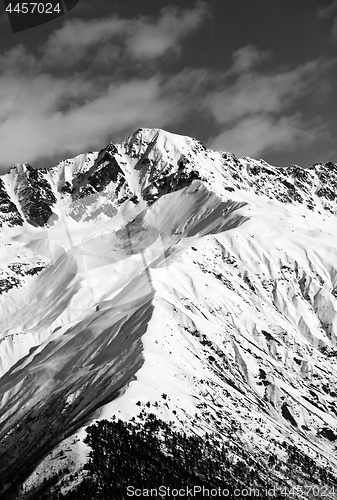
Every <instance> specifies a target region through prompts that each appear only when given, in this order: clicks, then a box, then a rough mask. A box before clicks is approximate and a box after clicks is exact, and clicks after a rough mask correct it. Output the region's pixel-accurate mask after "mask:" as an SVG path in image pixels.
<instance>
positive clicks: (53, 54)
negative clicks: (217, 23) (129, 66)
mask: <svg viewBox="0 0 337 500" xmlns="http://www.w3.org/2000/svg"><path fill="white" fill-rule="evenodd" d="M208 12H209V11H208V9H207V7H206V4H205V3H202V2H198V3H197V4H196V6H195V7H194V9H186V10H182V9H178V8H176V7H172V6H169V7H166V8H163V9H162V10H161V12H160V15H159V17H158V19H154V18H150V17H146V16H141V17H139V18H136V19H134V18H131V19H121V18H119V17H117V16H110V17H109V18H107V19H92V20H89V21H84V20H81V19H74V20H70V21H66V22H65V23H64V24H63V26H62V28H60V29H59V30H57V31H55V32H54V33H53V34H52V35H51V36H50V38H49V39H48V41H47V43H46V44H45V46H44V47H43V50H42V54H43V58H42V63H43V64H44V65H45V66H47V67H50V66H52V65H55V64H59V63H62V65H73V64H76V65H78V64H80V63H81V62H82V61H83V59H90V60H92V61H95V59H96V57H97V56H98V57H101V56H100V50H101V49H102V48H103V50H104V47H105V46H106V44H109V47H110V49H111V50H112V53H113V54H114V57H116V60H117V59H118V57H119V56H120V55H123V56H124V57H125V58H128V59H130V58H131V59H136V60H148V59H150V60H151V59H157V58H159V57H162V56H164V55H165V54H166V53H168V52H170V51H172V50H174V51H177V50H179V48H180V43H181V41H182V40H183V39H184V38H185V37H187V36H188V35H189V34H190V33H191V32H192V31H194V30H195V29H196V28H198V27H199V26H200V24H201V23H202V22H203V21H204V20H205V18H206V17H207V15H208ZM106 57H107V53H106V55H105V58H106ZM109 59H110V60H111V59H112V58H111V56H110V58H109Z"/></svg>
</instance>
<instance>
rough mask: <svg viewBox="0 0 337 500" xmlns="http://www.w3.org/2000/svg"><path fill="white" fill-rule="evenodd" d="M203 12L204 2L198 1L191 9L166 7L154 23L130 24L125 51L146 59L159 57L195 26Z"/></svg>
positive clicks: (201, 19) (206, 13)
mask: <svg viewBox="0 0 337 500" xmlns="http://www.w3.org/2000/svg"><path fill="white" fill-rule="evenodd" d="M207 15H208V10H207V8H206V5H205V4H204V3H201V2H199V3H198V4H197V5H196V7H195V8H194V9H193V10H184V11H179V10H178V9H177V8H176V7H173V6H169V7H166V8H165V9H163V10H162V14H161V17H160V19H159V22H158V23H153V22H151V21H149V20H146V19H142V20H141V21H140V22H139V23H138V24H137V25H134V27H133V34H132V36H131V37H130V39H129V41H128V43H127V49H128V52H129V54H130V55H132V56H133V57H135V58H137V59H147V58H156V57H160V56H162V55H163V54H165V53H166V52H167V51H168V50H171V49H173V48H175V49H176V50H177V49H179V42H180V41H181V40H182V39H183V38H185V37H186V36H187V35H188V34H189V33H190V32H191V31H193V30H195V29H196V28H198V27H199V26H200V24H201V23H202V21H203V20H204V19H205V17H206V16H207Z"/></svg>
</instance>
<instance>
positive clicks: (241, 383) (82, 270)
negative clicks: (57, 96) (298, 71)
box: [0, 129, 337, 498]
mask: <svg viewBox="0 0 337 500" xmlns="http://www.w3.org/2000/svg"><path fill="white" fill-rule="evenodd" d="M336 188H337V168H336V166H335V165H334V164H332V163H327V164H325V165H323V164H316V165H315V166H313V167H311V168H309V169H303V168H301V167H298V166H292V167H287V168H285V167H284V168H282V167H273V166H271V165H268V164H267V163H266V162H264V161H263V160H253V159H251V158H243V159H238V158H236V157H235V156H234V155H233V154H230V153H225V152H215V151H212V150H209V149H207V148H206V147H205V146H204V145H203V144H202V143H200V142H199V141H197V140H195V139H192V138H189V137H184V136H178V135H175V134H171V133H169V132H165V131H163V130H159V129H139V130H138V131H136V132H135V133H133V134H132V135H131V136H130V137H129V138H128V139H127V140H126V141H124V142H123V143H121V144H112V143H111V144H109V145H108V146H107V147H106V148H105V149H103V150H101V151H100V152H98V153H93V152H90V153H87V154H83V155H79V156H77V157H76V158H73V159H70V160H65V161H62V162H60V163H59V164H58V165H57V166H55V167H52V168H50V169H41V170H35V169H33V168H32V167H31V166H29V165H28V164H22V165H17V166H15V167H13V168H12V169H11V170H10V171H9V173H8V174H6V175H4V176H3V177H2V179H1V183H0V195H1V203H0V218H1V222H2V229H1V233H0V252H1V262H2V270H1V273H2V277H1V280H0V287H1V290H0V291H1V292H2V297H1V298H2V301H1V305H0V307H1V309H0V324H1V330H0V331H1V338H0V376H1V378H0V439H1V451H0V472H1V474H0V478H1V479H0V491H1V490H2V495H7V496H8V498H33V497H32V496H30V495H33V493H34V491H35V493H34V494H36V495H39V494H40V493H41V491H42V490H40V489H39V488H41V487H42V486H43V482H44V486H45V493H43V494H45V495H47V496H46V498H52V496H51V495H52V494H54V493H55V492H56V490H57V491H61V492H63V493H64V494H65V493H66V492H67V491H68V490H69V489H71V488H73V487H74V486H75V485H76V484H77V482H80V481H81V480H82V478H83V477H84V476H85V474H88V472H85V471H86V470H88V469H83V466H84V465H85V463H86V462H87V460H88V457H87V453H88V451H89V450H88V444H89V442H88V439H86V438H85V436H86V435H87V434H86V430H85V428H86V426H87V425H89V424H91V423H92V422H94V421H96V420H98V421H101V420H102V419H103V420H104V419H111V418H117V419H121V422H125V425H126V426H127V425H128V424H127V423H128V422H132V421H133V422H135V421H137V422H139V425H142V424H141V423H142V422H145V424H146V422H147V418H148V417H146V415H147V414H149V413H151V414H153V415H154V417H151V418H153V419H156V418H158V419H159V420H160V421H162V422H164V423H163V424H160V425H162V426H163V429H164V428H165V425H166V424H165V422H172V424H170V425H172V426H173V427H175V428H176V429H177V432H178V433H179V432H181V430H184V431H185V432H186V433H187V435H188V436H193V435H194V436H205V433H206V432H207V433H209V435H211V436H212V439H216V440H217V441H218V442H219V446H220V447H222V448H221V449H223V450H224V453H227V459H226V460H227V461H228V464H227V466H226V467H228V470H230V471H234V470H236V469H235V466H236V465H235V464H238V463H241V462H242V463H244V464H246V465H245V466H243V465H242V464H241V469H242V468H243V469H244V470H246V471H247V474H246V476H245V478H244V479H242V478H241V479H240V477H239V475H238V476H237V481H238V483H240V481H241V483H240V484H241V486H243V484H244V482H245V481H246V482H247V484H248V483H249V484H251V485H254V484H260V485H262V484H263V482H264V481H265V480H266V478H267V471H271V472H270V474H272V477H273V478H274V480H275V482H276V480H277V484H278V487H279V488H281V484H282V483H283V484H284V485H285V486H286V487H287V488H288V487H289V488H291V487H295V486H301V485H302V486H303V485H305V486H306V487H307V488H309V487H313V486H314V485H328V486H331V485H333V483H334V482H336V473H337V469H336V467H337V460H336V456H335V441H336V440H337V413H336V398H337V372H336V355H337V348H336V344H337V342H336V334H337V265H336V262H337V247H336V237H337V234H336V233H337V229H336V227H337V226H336V209H337V206H336V192H337V191H336ZM140 412H141V413H140ZM104 425H106V426H108V428H109V425H108V424H104ZM120 425H121V426H122V425H123V424H122V423H121V424H120ZM130 425H131V424H130ZM158 425H159V424H158ZM99 426H100V424H98V428H100V427H99ZM104 429H105V428H104ZM104 429H101V430H102V432H105V430H104ZM121 432H124V431H122V430H121ZM188 439H190V437H188ZM195 439H196V440H198V439H199V438H197V437H195ZM186 443H187V442H186ZM238 443H240V446H238ZM91 444H94V443H91ZM186 446H187V444H186ZM239 449H240V450H241V451H239ZM105 451H106V453H107V454H109V453H110V452H111V450H110V451H109V450H105ZM164 451H165V450H164ZM112 456H113V455H112ZM168 456H169V455H168ZM150 458H151V457H150ZM150 458H149V457H148V459H150ZM144 460H145V458H144ZM253 462H254V463H255V465H254V463H253ZM226 463H227V462H226ZM257 464H259V466H257ZM303 464H306V465H305V466H303ZM251 468H254V469H255V472H256V471H257V472H256V474H255V475H254V473H252V471H251V470H250V469H251ZM89 469H90V468H89ZM74 474H77V475H78V478H77V479H76V481H75V482H74ZM214 474H215V476H216V477H218V476H217V474H219V473H218V472H217V471H214ZM219 477H220V476H219ZM221 477H227V476H226V474H225V475H224V476H221ZM71 478H72V479H71ZM44 480H45V481H44ZM215 483H216V481H215ZM215 483H214V484H215ZM20 485H21V486H22V489H21V490H20V489H19V488H20ZM19 491H20V493H19ZM53 491H54V493H53ZM330 491H331V490H330ZM41 494H42V493H41ZM55 494H56V493H55ZM279 494H281V493H280V492H279ZM48 495H49V496H48ZM298 495H300V493H298ZM294 497H295V498H296V496H294ZM36 498H40V497H38V496H36ZM41 498H42V497H41ZM298 498H300V496H298ZM308 498H310V497H309V496H308Z"/></svg>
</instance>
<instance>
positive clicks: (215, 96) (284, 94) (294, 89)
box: [207, 61, 322, 123]
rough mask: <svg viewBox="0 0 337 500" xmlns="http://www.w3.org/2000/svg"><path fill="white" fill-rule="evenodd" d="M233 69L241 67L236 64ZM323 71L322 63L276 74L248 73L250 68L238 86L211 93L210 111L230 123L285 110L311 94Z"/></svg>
mask: <svg viewBox="0 0 337 500" xmlns="http://www.w3.org/2000/svg"><path fill="white" fill-rule="evenodd" d="M233 66H234V68H235V69H236V68H237V63H236V61H235V62H234V64H233ZM320 69H322V64H321V63H320V62H319V61H313V62H309V63H307V64H304V65H302V66H298V67H297V68H295V69H293V70H290V71H278V72H272V73H270V72H269V73H267V72H257V71H255V70H251V71H247V66H246V67H244V70H243V72H242V73H241V74H240V75H238V77H237V79H236V80H235V81H234V83H229V84H228V83H227V82H226V81H225V82H224V84H222V88H221V86H220V88H219V89H218V90H216V91H214V92H210V93H209V95H208V97H207V101H208V106H209V109H210V110H211V112H212V113H213V116H214V118H215V119H216V120H217V122H218V123H229V122H232V121H233V120H238V119H240V118H242V117H244V116H246V115H251V114H256V113H278V112H281V111H284V110H285V109H286V108H287V107H288V106H290V105H291V104H293V102H294V101H295V100H296V99H297V98H298V97H299V96H303V94H305V93H306V92H309V91H310V89H311V88H312V84H313V82H314V81H316V80H317V74H319V71H320ZM236 71H237V70H236ZM229 73H231V70H230V71H229Z"/></svg>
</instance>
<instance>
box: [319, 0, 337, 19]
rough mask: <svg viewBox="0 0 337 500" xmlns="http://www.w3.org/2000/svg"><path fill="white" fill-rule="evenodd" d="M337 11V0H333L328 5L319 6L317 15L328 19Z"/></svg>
mask: <svg viewBox="0 0 337 500" xmlns="http://www.w3.org/2000/svg"><path fill="white" fill-rule="evenodd" d="M336 12H337V0H333V1H332V2H331V3H330V4H329V5H327V7H318V8H317V17H318V19H328V18H329V17H333V16H334V15H335V13H336Z"/></svg>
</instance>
